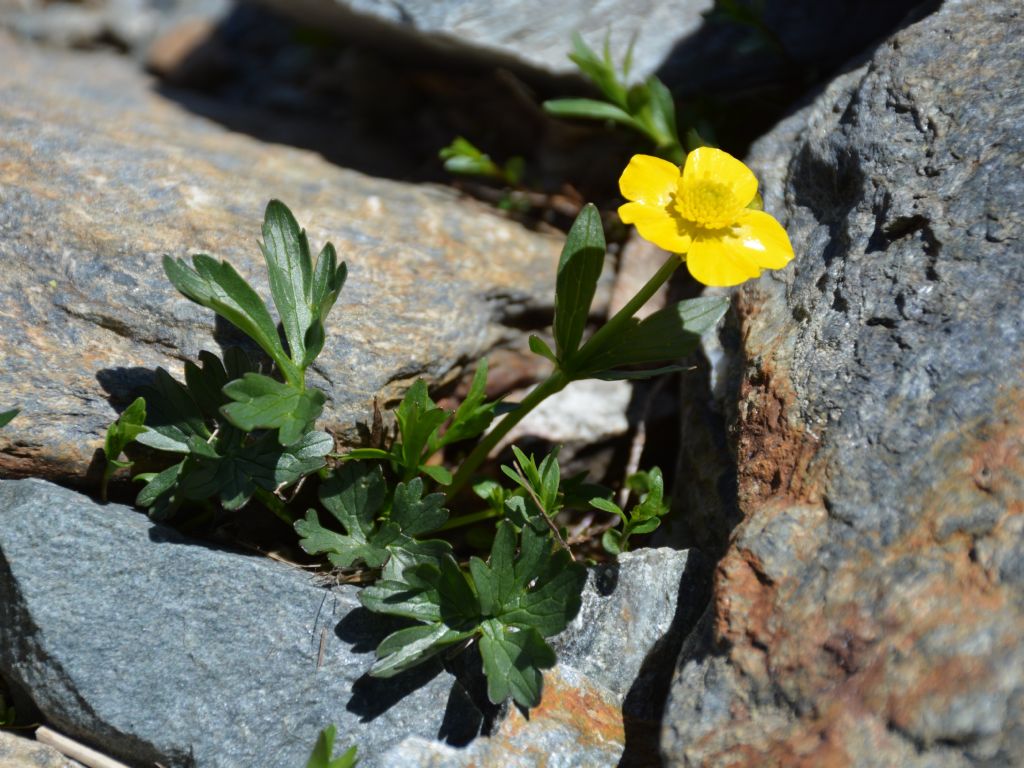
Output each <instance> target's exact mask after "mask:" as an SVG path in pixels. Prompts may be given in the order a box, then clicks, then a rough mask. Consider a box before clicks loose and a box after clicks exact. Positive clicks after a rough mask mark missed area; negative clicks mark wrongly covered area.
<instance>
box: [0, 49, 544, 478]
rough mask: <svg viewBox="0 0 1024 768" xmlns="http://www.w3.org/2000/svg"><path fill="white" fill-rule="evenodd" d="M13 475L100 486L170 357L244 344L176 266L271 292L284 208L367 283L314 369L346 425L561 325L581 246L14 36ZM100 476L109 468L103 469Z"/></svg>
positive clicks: (9, 302) (3, 348)
mask: <svg viewBox="0 0 1024 768" xmlns="http://www.w3.org/2000/svg"><path fill="white" fill-rule="evenodd" d="M0 126H2V130H0V158H3V159H2V162H0V265H2V266H3V281H2V285H0V322H2V326H3V334H2V337H0V385H2V386H0V390H2V392H3V394H2V395H0V398H2V403H0V410H4V409H6V408H8V407H13V406H19V407H21V408H22V411H23V412H22V414H21V415H20V416H19V417H18V418H17V419H15V420H14V421H13V422H12V423H11V424H10V425H9V426H8V427H7V428H5V429H4V431H3V432H2V433H0V474H3V475H8V476H10V475H22V476H24V475H33V476H45V477H50V478H54V479H61V480H65V481H69V482H77V483H81V482H83V476H84V475H85V474H86V470H87V468H88V467H89V465H90V462H91V461H92V459H93V456H94V453H95V451H96V449H97V448H98V447H99V446H100V444H101V442H102V435H103V432H104V430H105V428H106V426H107V425H108V424H109V423H110V422H111V421H112V420H113V419H114V418H116V416H117V413H118V409H119V408H122V407H123V406H124V405H125V404H127V403H128V402H130V400H131V399H132V398H133V396H134V395H133V393H134V391H135V389H136V388H137V387H138V386H139V385H140V384H142V383H144V382H145V381H146V380H147V379H148V378H149V377H150V375H151V371H152V370H153V369H154V368H155V367H156V366H164V367H166V368H168V369H169V370H170V372H171V373H172V374H173V375H175V376H180V375H181V372H182V361H183V360H186V359H194V358H195V356H196V354H197V353H198V352H199V350H201V349H210V350H212V351H215V352H216V351H219V350H220V348H221V345H224V344H232V343H236V342H237V339H238V334H236V333H234V332H233V329H231V328H230V327H228V326H226V325H225V324H223V323H218V322H215V318H214V315H213V313H211V312H209V311H208V310H205V309H202V308H200V307H198V306H197V305H195V304H192V303H191V302H189V301H188V300H186V299H185V298H184V297H182V296H181V295H180V294H178V293H177V292H176V291H175V290H174V289H173V288H172V287H171V285H170V283H169V282H168V281H167V279H166V278H165V276H164V274H163V270H162V268H161V258H162V257H163V255H164V254H171V255H174V256H187V255H189V254H191V253H195V252H205V253H209V254H212V255H214V256H216V257H218V258H223V259H227V260H228V261H230V262H232V263H233V264H234V265H235V266H236V267H237V268H238V269H239V271H240V272H241V273H242V274H243V275H244V276H246V277H247V278H248V279H249V280H250V281H251V282H252V283H253V285H254V286H255V287H256V288H257V290H258V291H259V292H260V293H261V294H262V295H263V296H269V291H268V290H267V281H266V273H265V267H264V265H263V261H262V257H261V256H260V253H259V248H258V247H257V245H256V241H257V239H258V237H259V233H260V225H261V223H262V217H263V209H264V207H265V206H266V203H267V201H268V200H269V199H270V198H272V197H276V198H279V199H281V200H283V201H285V202H286V203H287V204H288V205H289V206H290V207H292V209H293V210H294V211H295V213H296V216H297V218H298V220H299V222H300V223H301V224H302V225H303V226H305V227H306V228H307V230H308V233H309V237H310V240H311V241H312V243H313V245H314V247H315V248H319V246H320V245H322V244H323V243H324V242H326V241H328V240H329V241H332V242H333V243H334V244H335V245H336V246H337V249H338V253H339V257H340V258H341V259H343V260H345V261H346V262H347V263H348V266H349V280H348V284H347V285H346V287H345V290H344V292H343V294H342V296H341V298H340V300H339V302H338V306H337V307H336V309H335V310H334V312H333V314H332V315H331V318H330V319H329V321H328V329H327V331H328V341H327V345H326V348H325V351H324V354H323V355H322V356H321V358H320V359H319V360H318V361H317V363H316V364H315V370H314V371H313V373H312V382H313V384H314V386H316V387H319V388H321V389H322V390H323V391H324V392H326V393H327V395H328V398H329V403H328V407H327V410H326V413H325V419H326V426H327V427H328V428H329V429H331V430H332V431H334V432H335V433H336V434H337V435H338V436H339V437H340V438H341V439H342V440H355V439H357V438H358V431H357V424H358V423H365V422H368V421H369V419H370V418H371V416H372V400H373V398H374V397H375V396H376V397H378V398H379V399H380V401H381V404H382V405H388V404H389V403H393V402H394V401H395V399H396V398H398V397H400V396H401V395H402V393H403V392H404V390H405V388H406V387H407V386H408V385H409V384H410V383H411V382H412V381H413V380H414V379H415V378H416V377H418V376H422V377H425V378H427V379H428V380H429V381H430V382H431V383H439V382H443V381H446V380H450V379H452V378H453V377H454V376H456V375H458V373H459V372H460V370H461V367H462V366H463V365H465V364H466V363H468V362H473V361H475V360H477V359H479V358H480V356H482V355H484V354H486V353H487V352H488V351H489V350H491V349H492V348H494V347H495V346H496V345H500V344H506V343H511V342H515V341H517V340H519V341H521V339H522V332H521V331H520V330H518V329H517V328H515V325H516V318H517V317H519V316H520V314H521V313H523V312H535V313H541V315H543V313H544V312H550V310H551V303H552V300H553V296H552V294H553V286H554V270H555V265H556V264H557V260H558V254H559V251H560V249H561V237H556V236H553V235H548V234H542V233H535V232H531V231H528V230H527V229H525V228H524V227H522V226H521V225H519V224H517V223H516V222H513V221H511V220H508V219H506V218H503V217H502V216H501V215H499V214H497V213H495V212H494V211H493V210H491V209H488V208H487V207H486V206H483V205H482V204H478V203H474V202H472V201H468V200H465V199H460V198H458V197H457V196H456V195H455V194H453V193H452V192H450V191H448V190H444V189H440V188H432V187H427V186H415V185H410V184H404V183H398V182H393V181H387V180H381V179H375V178H369V177H366V176H363V175H361V174H359V173H356V172H353V171H350V170H346V169H344V168H339V167H336V166H334V165H331V164H329V163H327V162H326V161H324V160H323V159H322V158H321V157H319V156H318V155H315V154H313V153H311V152H306V151H300V150H296V149H292V148H289V147H286V146H281V145H275V144H266V143H261V142H259V141H256V140H254V139H252V138H249V137H247V136H245V135H243V134H240V133H234V132H231V131H229V130H227V129H225V128H223V127H220V126H218V125H216V124H214V123H211V122H209V121H207V120H205V119H202V118H200V117H197V116H195V115H194V114H191V113H189V112H188V111H186V110H185V109H183V108H182V107H181V106H180V105H179V104H176V103H175V102H172V101H169V100H168V99H166V98H163V97H161V96H159V95H157V94H156V93H155V92H154V91H153V88H152V84H151V81H150V80H149V79H148V78H146V77H144V76H142V75H141V74H139V73H138V72H136V71H135V70H134V68H133V67H132V66H130V64H129V63H128V62H126V61H124V60H121V59H118V58H116V57H113V56H110V55H106V54H91V55H90V54H74V53H64V52H59V51H52V50H48V51H44V50H41V49H35V48H32V47H29V46H26V45H23V44H19V43H16V42H13V41H12V40H10V39H8V38H6V37H4V36H3V35H2V34H0ZM90 477H91V480H94V479H95V476H94V475H93V476H90Z"/></svg>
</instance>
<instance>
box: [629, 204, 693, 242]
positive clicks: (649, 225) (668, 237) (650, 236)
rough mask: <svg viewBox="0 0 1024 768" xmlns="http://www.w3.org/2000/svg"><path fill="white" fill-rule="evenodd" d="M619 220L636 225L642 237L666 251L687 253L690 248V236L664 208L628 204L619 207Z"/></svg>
mask: <svg viewBox="0 0 1024 768" xmlns="http://www.w3.org/2000/svg"><path fill="white" fill-rule="evenodd" d="M619 218H621V219H622V222H623V223H624V224H635V225H636V230H637V232H639V233H640V237H642V238H643V239H644V240H650V241H651V242H652V243H654V244H655V245H656V246H658V247H659V248H664V249H665V250H666V251H669V252H671V253H686V251H687V250H688V249H689V247H690V243H691V238H690V235H688V234H687V233H686V232H685V231H684V230H683V228H682V223H681V222H680V221H679V219H677V218H675V217H674V216H672V215H670V214H669V212H668V211H667V210H666V209H665V208H664V207H662V208H658V207H655V206H653V205H645V204H644V203H626V204H625V205H622V206H619Z"/></svg>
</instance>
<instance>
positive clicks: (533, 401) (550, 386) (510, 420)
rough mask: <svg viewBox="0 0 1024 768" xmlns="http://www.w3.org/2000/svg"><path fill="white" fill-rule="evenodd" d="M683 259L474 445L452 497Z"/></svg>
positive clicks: (668, 264)
mask: <svg viewBox="0 0 1024 768" xmlns="http://www.w3.org/2000/svg"><path fill="white" fill-rule="evenodd" d="M682 263H683V260H682V258H681V257H680V256H678V255H677V254H672V255H671V256H669V257H668V258H667V259H666V260H665V263H664V264H662V265H661V268H660V269H659V270H658V271H657V272H656V273H655V274H654V276H653V277H652V278H651V279H650V280H648V281H647V283H646V284H645V285H644V287H643V288H641V289H640V290H639V291H637V294H636V296H634V297H633V298H632V299H630V300H629V301H628V302H627V303H626V305H625V306H624V307H623V308H622V309H620V310H619V311H618V312H616V313H615V315H614V316H613V317H612V318H611V319H610V320H609V321H608V322H607V323H605V324H604V325H603V326H601V327H600V328H599V329H598V330H597V333H595V334H594V335H593V336H591V337H590V339H589V340H588V341H587V343H586V344H584V345H583V347H582V348H581V349H580V350H579V352H577V353H576V354H575V355H573V357H572V359H571V360H570V367H569V370H568V371H565V370H562V369H561V368H556V369H555V371H554V373H552V374H551V375H550V376H548V378H547V379H545V380H544V381H543V382H542V383H541V384H540V385H539V386H537V387H536V388H535V389H534V390H533V391H532V392H530V394H529V395H527V396H526V397H525V398H524V399H523V402H521V403H520V404H519V407H518V408H516V409H515V410H514V411H512V412H511V413H509V414H508V415H506V416H505V418H503V419H502V420H501V421H499V422H498V425H497V426H496V427H495V428H494V429H492V430H491V431H490V432H489V433H488V434H487V436H486V437H484V439H483V440H481V441H480V442H479V443H478V444H477V446H476V448H474V449H473V450H472V452H471V453H470V454H469V456H467V457H466V460H465V461H463V462H462V465H461V466H460V467H459V470H458V471H457V472H456V473H455V477H454V478H452V482H451V485H449V486H448V501H451V500H452V499H454V498H455V496H456V494H458V493H459V491H461V490H462V489H463V488H464V487H465V486H466V483H468V482H469V479H470V478H471V477H472V476H473V473H474V472H476V470H477V468H478V467H479V466H480V465H481V464H482V463H483V462H484V459H486V458H487V455H488V454H489V453H490V452H491V451H492V450H493V449H494V446H496V445H497V444H498V443H499V442H500V441H501V439H502V438H503V437H504V436H505V435H507V434H508V432H509V430H510V429H512V427H514V426H515V425H516V424H518V423H519V422H520V421H522V420H523V418H524V417H525V416H526V414H528V413H529V412H530V411H532V410H533V409H534V408H536V407H537V406H538V405H540V404H541V403H542V402H544V401H545V400H546V399H547V398H549V397H550V396H551V395H553V394H555V393H556V392H560V391H561V390H563V389H565V385H566V384H568V383H569V382H570V381H574V380H576V379H582V378H586V374H581V375H575V374H574V371H575V370H579V368H580V366H579V364H580V363H585V361H586V359H587V357H591V356H593V355H594V354H595V353H597V352H600V351H601V347H602V345H604V344H605V343H606V342H607V341H608V340H610V339H614V338H615V336H616V335H617V334H618V333H620V332H621V331H622V330H623V328H624V327H625V325H626V324H627V323H628V322H629V321H630V320H631V319H632V318H633V315H635V314H636V312H637V310H638V309H640V307H642V306H643V305H644V304H646V303H647V302H648V301H649V300H650V298H651V297H652V296H653V295H654V294H655V293H656V292H657V290H658V289H659V288H661V286H662V285H664V284H665V282H666V281H667V280H668V279H669V278H670V277H672V273H673V272H675V271H676V270H677V269H678V268H679V265H680V264H682ZM456 519H458V518H456ZM446 527H454V525H453V521H449V523H448V525H447V526H446Z"/></svg>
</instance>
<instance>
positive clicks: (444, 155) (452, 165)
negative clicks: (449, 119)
mask: <svg viewBox="0 0 1024 768" xmlns="http://www.w3.org/2000/svg"><path fill="white" fill-rule="evenodd" d="M438 154H439V156H440V158H441V159H442V160H444V169H445V170H446V171H448V173H454V174H458V175H460V176H479V177H481V178H485V179H493V180H494V181H497V182H500V183H501V184H504V185H506V186H509V187H518V186H519V184H520V182H522V180H523V167H524V162H523V158H521V157H518V156H516V157H511V158H509V159H508V160H507V161H506V162H505V164H504V165H498V164H497V163H496V162H494V161H493V160H491V158H490V156H488V155H486V154H484V153H483V152H482V151H480V150H479V149H477V148H476V146H474V145H473V144H472V143H471V142H470V141H468V140H467V139H464V138H462V137H461V136H458V137H456V139H455V140H454V141H452V143H451V144H449V145H448V146H447V147H445V148H444V149H442V150H441V151H440V152H439V153H438Z"/></svg>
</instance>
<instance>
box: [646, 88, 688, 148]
mask: <svg viewBox="0 0 1024 768" xmlns="http://www.w3.org/2000/svg"><path fill="white" fill-rule="evenodd" d="M646 84H647V92H648V94H649V98H650V108H651V118H652V122H653V123H654V125H655V127H656V129H657V131H658V133H659V134H660V135H662V136H664V137H665V139H666V141H665V142H664V144H663V146H667V145H668V144H669V143H671V144H674V145H675V146H676V147H679V146H680V145H679V131H678V130H677V128H676V104H675V100H674V99H673V98H672V92H671V91H670V90H669V89H668V88H667V87H666V86H665V84H664V83H663V82H661V80H659V79H658V78H657V77H655V76H654V75H651V76H650V77H649V78H647V83H646Z"/></svg>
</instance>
